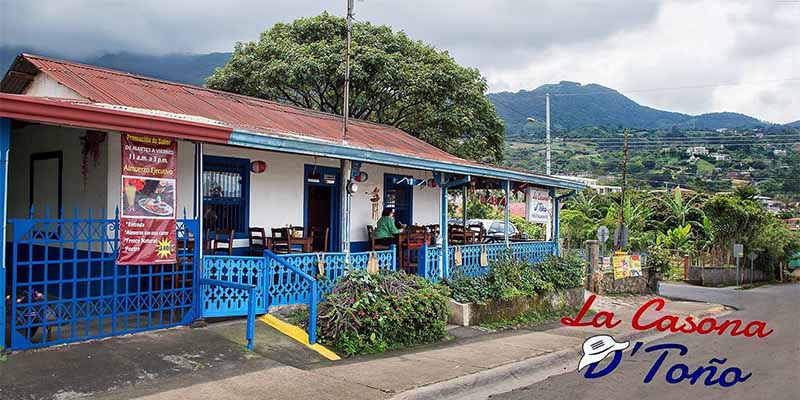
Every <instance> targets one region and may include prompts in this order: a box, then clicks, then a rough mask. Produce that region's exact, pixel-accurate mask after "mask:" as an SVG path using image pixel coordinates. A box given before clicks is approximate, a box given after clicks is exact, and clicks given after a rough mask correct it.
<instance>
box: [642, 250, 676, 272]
mask: <svg viewBox="0 0 800 400" xmlns="http://www.w3.org/2000/svg"><path fill="white" fill-rule="evenodd" d="M647 267H648V268H650V269H651V270H655V271H656V272H661V273H664V274H666V273H669V272H670V270H672V252H671V251H670V250H668V249H665V248H663V247H661V246H654V247H651V248H649V249H648V250H647Z"/></svg>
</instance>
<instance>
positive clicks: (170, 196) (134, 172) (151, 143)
mask: <svg viewBox="0 0 800 400" xmlns="http://www.w3.org/2000/svg"><path fill="white" fill-rule="evenodd" d="M177 168H178V142H177V141H176V140H174V139H170V138H162V137H155V136H144V135H133V134H125V133H123V134H122V185H121V186H122V187H121V193H120V198H121V205H122V207H121V208H122V212H121V214H120V220H119V225H120V226H119V255H118V257H117V263H118V264H122V265H142V264H174V263H175V262H176V257H175V250H176V243H177V233H176V227H177V223H176V221H175V209H176V208H177V207H176V195H177V193H176V184H175V183H176V180H177V178H178V172H177Z"/></svg>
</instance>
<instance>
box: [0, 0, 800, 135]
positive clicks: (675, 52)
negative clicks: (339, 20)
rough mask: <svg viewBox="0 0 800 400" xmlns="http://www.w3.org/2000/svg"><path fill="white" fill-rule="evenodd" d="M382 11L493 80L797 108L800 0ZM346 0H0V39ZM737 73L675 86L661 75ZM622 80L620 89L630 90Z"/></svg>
mask: <svg viewBox="0 0 800 400" xmlns="http://www.w3.org/2000/svg"><path fill="white" fill-rule="evenodd" d="M355 8H356V18H357V19H358V20H362V21H370V22H373V23H376V24H387V25H390V26H392V27H393V28H394V29H395V30H404V31H406V32H407V33H408V34H409V35H410V36H411V37H413V38H417V39H420V40H424V41H426V42H429V43H432V44H434V45H435V46H436V47H438V48H440V49H446V50H448V51H450V53H451V54H452V55H453V56H454V57H455V58H456V60H457V61H459V62H460V63H463V64H465V65H470V66H476V67H478V68H480V69H481V72H482V73H483V74H484V75H485V76H486V77H487V79H488V81H489V83H490V87H491V89H492V90H494V91H498V90H512V91H515V90H519V89H523V88H524V89H533V88H535V87H537V86H539V85H541V84H545V83H554V82H558V81H560V80H572V81H580V82H582V83H599V84H602V85H605V86H609V87H612V88H615V89H618V90H620V91H622V92H623V93H625V94H627V95H629V96H630V97H632V98H633V99H635V100H636V101H638V102H640V103H642V104H645V105H649V106H652V107H656V108H663V109H667V110H674V111H681V112H686V113H691V114H697V113H703V112H711V111H723V110H724V111H736V112H742V113H746V114H749V115H753V116H756V117H758V118H762V119H766V120H771V121H776V122H786V121H790V120H796V119H800V107H798V105H800V90H798V89H800V81H784V82H775V80H776V79H780V78H788V77H794V78H800V71H798V70H799V68H798V66H800V40H799V39H800V4H797V3H795V2H785V1H783V2H781V1H773V0H761V1H746V0H697V1H695V0H665V1H660V2H659V1H655V0H637V1H612V0H606V1H602V0H574V1H558V0H549V1H520V0H494V1H492V0H436V1H431V0H405V1H398V0H365V1H356V3H355ZM325 10H327V11H328V12H331V13H333V14H336V15H343V14H344V12H345V1H344V0H322V1H319V0H317V1H314V0H271V1H265V0H227V1H218V0H213V1H212V0H194V1H163V0H138V1H122V0H115V1H90V0H40V1H15V0H0V14H1V15H2V16H0V24H1V25H2V27H0V43H2V44H9V45H22V46H30V47H35V48H37V49H41V50H44V51H54V52H58V53H61V54H67V55H70V56H73V57H83V56H88V55H95V54H98V53H103V52H119V51H132V52H141V53H151V54H163V53H174V52H210V51H229V50H230V49H231V48H232V47H233V43H234V42H236V41H250V40H256V39H257V38H258V34H259V33H260V32H262V31H263V30H265V29H268V28H269V27H270V26H271V25H272V24H274V23H276V22H280V21H284V22H287V21H291V20H293V19H295V18H299V17H303V16H313V15H317V14H319V13H320V12H322V11H325ZM730 82H745V83H748V84H746V85H737V86H723V87H718V88H713V87H702V88H695V89H683V90H660V91H638V89H652V88H665V87H676V86H677V87H684V86H696V85H709V84H714V83H730ZM626 89H627V91H626Z"/></svg>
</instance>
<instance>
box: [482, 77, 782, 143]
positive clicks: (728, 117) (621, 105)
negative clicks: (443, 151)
mask: <svg viewBox="0 0 800 400" xmlns="http://www.w3.org/2000/svg"><path fill="white" fill-rule="evenodd" d="M547 93H549V94H550V107H551V110H550V115H551V125H552V126H553V127H554V128H555V129H562V130H570V129H576V128H581V127H585V126H600V127H612V128H616V127H627V128H634V129H669V128H672V127H677V128H684V129H699V130H713V129H720V128H729V129H730V128H747V129H749V128H755V127H764V126H770V125H773V124H771V123H769V122H765V121H760V120H758V119H756V118H753V117H750V116H748V115H744V114H739V113H732V112H716V113H708V114H701V115H689V114H683V113H678V112H671V111H663V110H658V109H655V108H651V107H647V106H643V105H640V104H638V103H636V102H635V101H633V100H631V99H629V98H628V97H626V96H625V95H623V94H622V93H620V92H618V91H616V90H614V89H611V88H607V87H605V86H601V85H598V84H594V83H592V84H587V85H581V84H580V83H577V82H570V81H561V82H559V83H558V84H547V85H542V86H539V87H538V88H536V89H534V90H520V91H518V92H514V93H512V92H500V93H489V94H488V95H487V98H488V99H489V101H491V102H492V103H493V104H494V105H495V107H496V108H497V115H498V116H499V117H500V118H501V119H502V120H503V121H505V124H506V133H507V134H508V135H509V136H515V135H521V134H524V132H527V131H531V130H538V128H540V127H541V126H542V124H543V122H544V121H545V101H546V100H545V98H546V95H547ZM528 117H532V118H534V119H535V120H536V121H535V122H534V123H533V124H528V121H527V118H528Z"/></svg>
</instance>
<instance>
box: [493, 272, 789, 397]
mask: <svg viewBox="0 0 800 400" xmlns="http://www.w3.org/2000/svg"><path fill="white" fill-rule="evenodd" d="M662 293H663V294H664V295H665V296H670V297H675V298H683V299H691V300H698V301H708V302H715V303H722V304H727V305H731V306H734V307H736V308H738V309H739V310H738V311H734V312H732V313H730V314H728V315H725V316H722V317H721V318H720V319H733V318H735V319H742V320H745V321H750V320H764V321H767V323H768V326H769V328H771V329H774V332H773V333H772V334H771V335H770V336H768V337H766V338H763V339H758V338H746V337H744V336H737V337H730V336H727V335H724V336H718V335H716V334H710V335H697V334H692V335H688V334H674V335H670V336H667V337H666V338H664V339H661V340H658V341H655V342H653V343H648V344H647V345H645V347H647V346H650V345H652V344H656V343H680V344H683V345H685V346H687V347H688V351H689V352H688V354H687V355H686V356H684V357H676V356H675V355H672V354H671V355H670V356H669V357H668V358H667V361H666V362H665V363H664V365H663V366H662V367H661V369H660V370H659V372H658V374H657V375H656V378H655V379H654V380H653V381H652V382H651V383H649V384H644V383H643V379H644V377H645V376H646V375H647V373H648V371H649V370H650V368H651V366H652V365H653V363H654V361H656V359H657V358H658V357H659V355H660V354H661V352H657V353H649V354H647V353H643V352H641V353H638V354H637V355H635V356H633V357H631V356H630V354H629V352H628V353H625V355H624V356H623V361H622V362H621V363H620V365H619V366H618V367H617V369H616V371H615V372H613V373H612V374H609V375H606V376H605V377H602V378H598V379H593V380H589V379H586V378H584V377H583V375H582V374H578V373H577V372H574V371H573V372H570V373H566V374H562V375H557V376H553V377H551V378H548V379H546V380H544V381H542V382H539V383H537V384H534V385H531V386H528V387H525V388H522V389H518V390H515V391H512V392H508V393H503V394H499V395H494V396H492V397H491V398H492V399H502V400H515V399H548V400H550V399H569V400H576V399H609V398H613V399H615V400H619V399H637V400H638V399H645V398H646V399H679V400H687V399H725V400H731V399H757V400H767V399H769V400H778V399H787V400H789V399H792V400H797V399H800V319H799V318H798V316H800V312H799V311H798V307H799V306H800V285H788V284H787V285H775V286H766V287H760V288H755V289H750V290H734V289H707V288H698V287H693V286H686V285H669V284H667V285H662ZM625 323H630V321H625ZM587 336H588V335H587ZM712 358H726V359H727V361H726V363H725V364H724V365H725V367H729V366H737V367H739V368H741V369H742V370H743V371H744V372H745V373H747V372H752V376H751V377H750V378H749V380H747V381H746V382H743V383H740V384H737V385H735V386H733V387H730V388H720V387H718V386H717V387H705V386H703V385H702V380H701V381H700V382H698V383H697V384H695V385H690V384H689V382H688V381H683V382H680V383H677V384H668V383H667V382H666V381H665V373H666V370H667V369H668V368H669V367H671V366H672V365H673V364H674V363H676V362H681V363H684V364H686V365H688V366H689V370H690V371H693V370H694V369H696V368H697V367H700V366H707V365H708V362H709V360H711V359H712ZM670 360H680V361H672V362H671V361H670ZM576 362H577V360H576Z"/></svg>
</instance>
